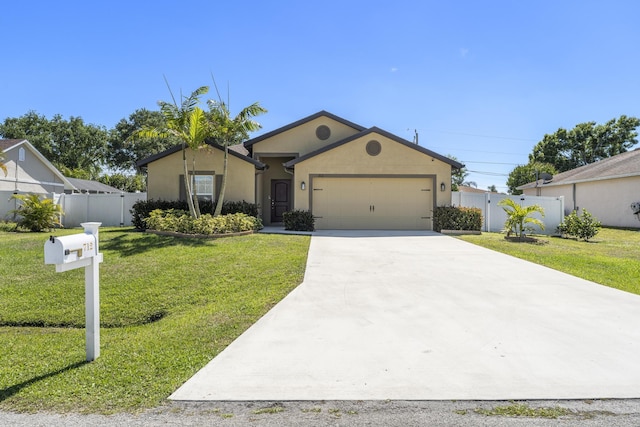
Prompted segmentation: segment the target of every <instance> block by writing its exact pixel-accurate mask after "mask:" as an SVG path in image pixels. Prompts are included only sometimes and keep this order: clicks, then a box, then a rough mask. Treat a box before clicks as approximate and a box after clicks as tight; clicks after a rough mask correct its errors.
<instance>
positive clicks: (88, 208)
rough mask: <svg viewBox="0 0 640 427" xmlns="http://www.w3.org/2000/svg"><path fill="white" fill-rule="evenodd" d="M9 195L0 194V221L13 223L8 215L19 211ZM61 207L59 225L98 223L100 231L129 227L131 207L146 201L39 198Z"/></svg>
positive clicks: (139, 196) (129, 196)
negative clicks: (99, 223)
mask: <svg viewBox="0 0 640 427" xmlns="http://www.w3.org/2000/svg"><path fill="white" fill-rule="evenodd" d="M12 196H13V192H11V191H0V219H7V220H14V219H15V217H14V215H12V214H11V213H10V212H11V211H12V210H13V209H16V208H17V207H19V206H20V205H19V203H16V200H15V199H13V198H12ZM43 196H45V197H48V198H53V200H54V201H55V202H56V203H58V204H59V205H60V206H62V210H63V212H64V215H63V216H62V225H63V226H65V227H66V228H72V227H80V223H82V222H101V223H102V226H103V227H117V226H130V225H132V223H131V213H130V212H129V211H130V210H131V208H132V207H133V204H134V203H135V202H137V201H138V200H146V199H147V193H121V194H78V193H76V194H55V193H51V194H43Z"/></svg>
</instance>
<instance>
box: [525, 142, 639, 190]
mask: <svg viewBox="0 0 640 427" xmlns="http://www.w3.org/2000/svg"><path fill="white" fill-rule="evenodd" d="M630 176H640V148H636V149H635V150H633V151H627V152H626V153H622V154H618V155H615V156H613V157H609V158H606V159H602V160H599V161H597V162H595V163H590V164H588V165H584V166H580V167H579V168H575V169H571V170H568V171H566V172H562V173H559V174H557V175H554V176H553V178H552V179H551V180H549V181H545V182H544V183H542V184H541V181H538V182H535V181H534V182H530V183H528V184H525V185H521V186H519V187H516V188H517V189H518V190H525V189H527V188H535V187H536V186H545V187H551V186H555V185H567V184H575V183H578V182H589V181H601V180H603V179H614V178H626V177H630Z"/></svg>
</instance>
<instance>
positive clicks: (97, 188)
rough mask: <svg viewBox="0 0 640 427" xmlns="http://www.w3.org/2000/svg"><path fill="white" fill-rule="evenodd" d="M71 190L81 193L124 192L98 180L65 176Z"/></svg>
mask: <svg viewBox="0 0 640 427" xmlns="http://www.w3.org/2000/svg"><path fill="white" fill-rule="evenodd" d="M67 179H68V180H69V182H70V183H71V185H72V186H73V190H75V191H80V192H82V193H124V191H122V190H120V189H118V188H115V187H112V186H110V185H107V184H103V183H101V182H98V181H89V180H88V179H80V178H67Z"/></svg>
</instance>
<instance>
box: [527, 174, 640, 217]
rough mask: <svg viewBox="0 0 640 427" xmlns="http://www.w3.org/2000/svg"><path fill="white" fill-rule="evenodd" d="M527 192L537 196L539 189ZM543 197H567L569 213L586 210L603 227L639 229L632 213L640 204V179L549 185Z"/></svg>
mask: <svg viewBox="0 0 640 427" xmlns="http://www.w3.org/2000/svg"><path fill="white" fill-rule="evenodd" d="M574 185H575V197H574ZM524 192H525V194H531V195H535V194H536V189H535V188H532V189H527V190H525V191H524ZM541 195H542V196H564V200H565V210H566V213H569V212H571V211H572V210H574V209H576V208H578V209H586V210H588V211H589V212H590V213H591V214H593V215H594V216H595V217H596V218H598V220H600V222H602V225H605V226H612V227H633V228H640V220H639V219H638V217H637V216H636V215H634V214H633V212H632V210H631V203H634V202H640V176H635V177H627V178H616V179H606V180H599V181H590V182H578V183H576V184H567V185H557V186H547V187H542V188H541Z"/></svg>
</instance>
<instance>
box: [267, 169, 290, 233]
mask: <svg viewBox="0 0 640 427" xmlns="http://www.w3.org/2000/svg"><path fill="white" fill-rule="evenodd" d="M290 187H291V180H290V179H272V180H271V222H272V223H274V222H282V214H283V213H285V212H288V211H290V210H291V197H290V194H291V191H290Z"/></svg>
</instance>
